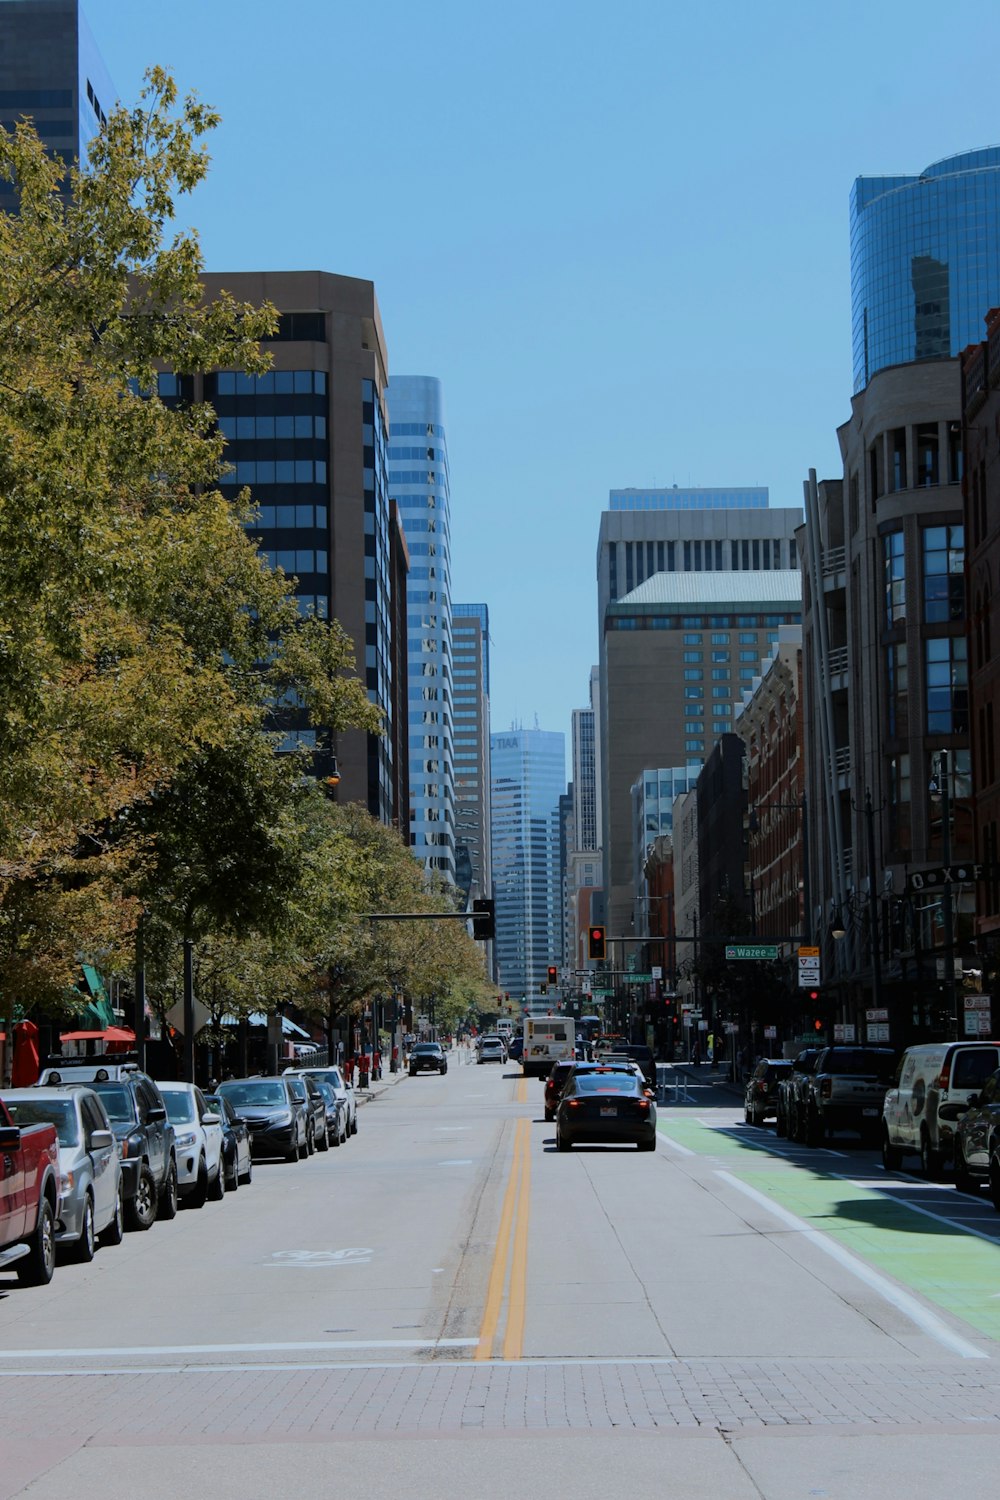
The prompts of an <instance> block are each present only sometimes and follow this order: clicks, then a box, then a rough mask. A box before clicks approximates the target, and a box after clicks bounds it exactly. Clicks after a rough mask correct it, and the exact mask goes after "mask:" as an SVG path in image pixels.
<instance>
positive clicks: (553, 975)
mask: <svg viewBox="0 0 1000 1500" xmlns="http://www.w3.org/2000/svg"><path fill="white" fill-rule="evenodd" d="M558 983H559V970H558V969H557V968H556V966H555V964H549V984H551V985H556V984H558Z"/></svg>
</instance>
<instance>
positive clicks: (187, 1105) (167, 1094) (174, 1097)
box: [160, 1084, 198, 1125]
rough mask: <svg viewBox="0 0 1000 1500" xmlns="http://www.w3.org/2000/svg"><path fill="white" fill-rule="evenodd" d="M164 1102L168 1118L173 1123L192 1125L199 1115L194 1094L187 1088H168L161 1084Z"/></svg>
mask: <svg viewBox="0 0 1000 1500" xmlns="http://www.w3.org/2000/svg"><path fill="white" fill-rule="evenodd" d="M160 1093H161V1094H162V1095H163V1102H164V1104H165V1105H166V1106H167V1119H168V1120H169V1121H170V1123H171V1124H172V1125H192V1124H194V1122H195V1120H197V1118H198V1116H197V1114H196V1113H195V1107H194V1095H193V1094H189V1093H188V1092H187V1091H186V1090H185V1089H166V1088H164V1087H163V1086H162V1084H161V1086H160Z"/></svg>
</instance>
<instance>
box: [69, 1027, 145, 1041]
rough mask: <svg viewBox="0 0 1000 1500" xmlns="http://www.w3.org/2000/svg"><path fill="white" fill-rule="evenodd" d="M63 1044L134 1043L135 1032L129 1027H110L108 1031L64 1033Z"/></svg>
mask: <svg viewBox="0 0 1000 1500" xmlns="http://www.w3.org/2000/svg"><path fill="white" fill-rule="evenodd" d="M59 1040H60V1041H61V1042H134V1041H135V1032H134V1031H129V1029H128V1027H127V1026H109V1027H108V1029H107V1031H63V1032H61V1033H60V1036H59Z"/></svg>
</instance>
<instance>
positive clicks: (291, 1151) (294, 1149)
mask: <svg viewBox="0 0 1000 1500" xmlns="http://www.w3.org/2000/svg"><path fill="white" fill-rule="evenodd" d="M301 1155H302V1153H301V1151H300V1150H299V1143H298V1141H293V1142H292V1144H291V1145H290V1146H289V1148H288V1150H287V1151H286V1152H285V1160H286V1161H298V1159H299V1157H300V1156H301Z"/></svg>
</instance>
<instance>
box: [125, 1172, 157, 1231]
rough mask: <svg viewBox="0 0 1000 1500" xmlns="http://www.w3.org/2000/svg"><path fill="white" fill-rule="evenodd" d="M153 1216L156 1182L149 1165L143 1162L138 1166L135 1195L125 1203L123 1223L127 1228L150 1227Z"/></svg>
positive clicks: (154, 1213)
mask: <svg viewBox="0 0 1000 1500" xmlns="http://www.w3.org/2000/svg"><path fill="white" fill-rule="evenodd" d="M155 1218H156V1183H155V1182H154V1180H153V1174H152V1172H151V1171H150V1170H149V1167H148V1166H147V1165H146V1163H145V1162H143V1164H142V1166H141V1167H140V1168H139V1181H138V1182H137V1183H136V1185H135V1196H134V1197H133V1198H130V1199H129V1201H128V1203H127V1204H126V1205H125V1223H126V1225H127V1227H128V1228H129V1229H152V1227H153V1222H154V1220H155Z"/></svg>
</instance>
